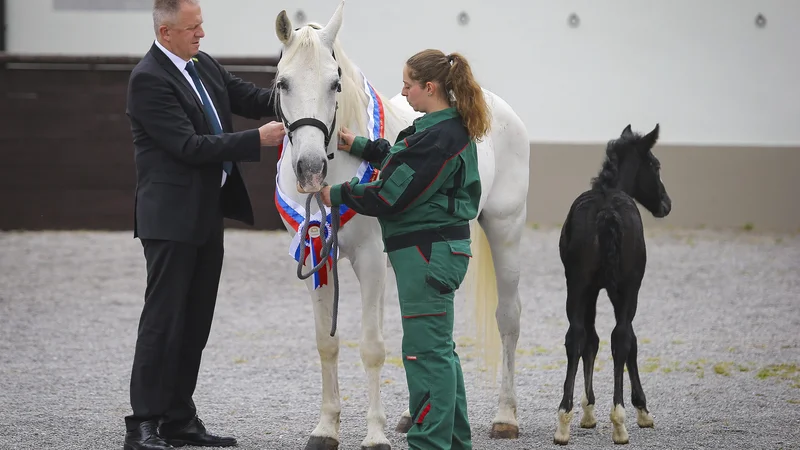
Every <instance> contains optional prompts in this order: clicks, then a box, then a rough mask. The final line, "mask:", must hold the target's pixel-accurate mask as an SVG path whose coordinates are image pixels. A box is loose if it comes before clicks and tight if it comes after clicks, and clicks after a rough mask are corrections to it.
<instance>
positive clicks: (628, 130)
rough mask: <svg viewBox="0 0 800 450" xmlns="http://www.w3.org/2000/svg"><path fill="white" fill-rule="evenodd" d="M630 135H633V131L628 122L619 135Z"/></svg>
mask: <svg viewBox="0 0 800 450" xmlns="http://www.w3.org/2000/svg"><path fill="white" fill-rule="evenodd" d="M631 136H633V131H631V124H628V126H627V127H625V129H624V130H622V134H620V137H631Z"/></svg>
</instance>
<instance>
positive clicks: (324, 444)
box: [305, 436, 339, 450]
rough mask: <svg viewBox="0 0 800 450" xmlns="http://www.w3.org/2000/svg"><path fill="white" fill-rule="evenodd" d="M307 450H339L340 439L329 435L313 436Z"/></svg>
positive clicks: (309, 440)
mask: <svg viewBox="0 0 800 450" xmlns="http://www.w3.org/2000/svg"><path fill="white" fill-rule="evenodd" d="M305 450H339V441H337V440H336V439H334V438H332V437H327V436H311V437H310V438H308V442H307V443H306V448H305Z"/></svg>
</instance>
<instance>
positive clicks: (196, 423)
mask: <svg viewBox="0 0 800 450" xmlns="http://www.w3.org/2000/svg"><path fill="white" fill-rule="evenodd" d="M159 435H160V436H161V437H163V438H164V439H165V440H166V441H167V442H169V443H170V444H171V445H173V446H175V447H183V446H184V445H194V446H198V447H233V446H235V445H236V439H235V438H232V437H220V436H214V435H212V434H209V433H208V432H207V431H206V426H205V425H204V424H203V421H202V420H200V418H199V417H197V416H195V417H194V418H193V419H192V420H190V421H189V423H188V424H186V425H185V426H184V427H182V428H179V429H177V430H174V431H173V430H171V429H164V427H161V429H160V430H159Z"/></svg>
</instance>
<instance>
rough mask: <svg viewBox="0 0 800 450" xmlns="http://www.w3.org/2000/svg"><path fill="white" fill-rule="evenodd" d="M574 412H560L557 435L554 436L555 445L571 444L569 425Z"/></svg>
mask: <svg viewBox="0 0 800 450" xmlns="http://www.w3.org/2000/svg"><path fill="white" fill-rule="evenodd" d="M574 414H575V412H574V411H570V412H566V411H564V410H563V409H559V410H558V420H557V422H556V433H555V434H554V435H553V443H554V444H558V445H567V444H568V443H569V424H570V423H571V422H572V416H573V415H574Z"/></svg>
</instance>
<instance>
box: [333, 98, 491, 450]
mask: <svg viewBox="0 0 800 450" xmlns="http://www.w3.org/2000/svg"><path fill="white" fill-rule="evenodd" d="M351 153H352V154H353V155H356V156H360V157H362V158H364V159H365V160H367V161H370V162H372V163H373V164H379V167H380V171H381V173H380V178H379V179H378V180H376V181H373V182H371V183H359V180H358V178H353V179H352V180H351V181H349V182H346V183H342V184H339V185H335V186H332V187H331V203H332V205H333V206H338V205H340V204H345V205H347V206H349V207H350V208H352V209H354V210H355V211H356V212H357V213H359V214H364V215H368V216H375V217H378V220H379V222H380V225H381V230H382V233H383V239H384V245H385V249H386V252H387V253H388V255H389V259H390V261H391V263H392V268H393V270H394V272H395V277H396V279H397V289H398V294H399V297H400V311H401V314H402V323H403V364H404V367H405V371H406V380H407V383H408V389H409V410H410V411H411V419H412V423H413V425H412V427H411V429H410V430H409V432H408V434H407V439H408V444H409V447H410V448H411V449H424V450H436V449H471V448H472V439H471V433H470V426H469V420H468V418H467V399H466V392H465V390H464V377H463V375H462V372H461V363H460V361H459V359H458V354H456V352H455V343H454V342H453V321H454V306H453V297H454V294H455V291H456V290H457V289H458V287H459V286H460V285H461V282H462V281H463V279H464V276H465V274H466V271H467V266H468V264H469V258H470V257H471V256H472V255H471V252H470V235H469V225H468V223H469V220H471V219H473V218H475V216H476V214H477V210H478V202H479V200H480V195H481V186H480V177H479V174H478V156H477V151H476V146H475V142H474V141H473V140H471V139H470V138H469V135H468V133H467V130H466V128H465V127H464V125H463V123H462V120H461V116H460V115H459V114H458V112H457V111H456V109H455V108H448V109H445V110H442V111H437V112H433V113H429V114H426V115H424V116H422V117H420V118H418V119H417V120H415V121H414V124H413V125H412V126H410V127H408V128H406V129H405V130H403V131H402V132H400V134H399V135H398V137H397V140H396V142H395V144H394V146H392V145H391V144H390V143H389V142H388V141H386V140H384V139H378V140H376V141H369V140H367V139H366V138H363V137H357V138H356V140H355V141H354V142H353V145H352V147H351Z"/></svg>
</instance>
